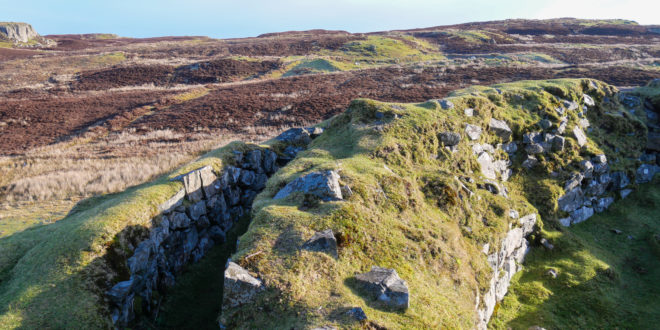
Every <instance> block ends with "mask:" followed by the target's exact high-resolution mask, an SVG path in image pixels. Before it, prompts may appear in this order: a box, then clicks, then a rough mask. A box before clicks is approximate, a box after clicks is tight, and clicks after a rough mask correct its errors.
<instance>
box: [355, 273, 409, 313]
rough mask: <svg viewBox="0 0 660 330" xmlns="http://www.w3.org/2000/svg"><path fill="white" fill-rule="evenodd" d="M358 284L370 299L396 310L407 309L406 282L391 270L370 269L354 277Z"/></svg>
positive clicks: (407, 294)
mask: <svg viewBox="0 0 660 330" xmlns="http://www.w3.org/2000/svg"><path fill="white" fill-rule="evenodd" d="M355 279H356V280H357V281H358V284H359V285H360V287H361V288H362V289H364V291H365V292H366V293H367V294H368V295H369V296H370V297H371V298H372V299H378V300H379V301H381V302H383V303H384V304H385V305H387V306H389V307H392V308H396V309H407V308H408V305H409V296H410V294H409V292H408V285H407V284H406V281H404V280H402V279H401V278H400V277H399V274H397V272H396V270H394V269H391V268H381V267H377V266H373V267H371V271H369V272H367V273H364V274H359V275H356V276H355Z"/></svg>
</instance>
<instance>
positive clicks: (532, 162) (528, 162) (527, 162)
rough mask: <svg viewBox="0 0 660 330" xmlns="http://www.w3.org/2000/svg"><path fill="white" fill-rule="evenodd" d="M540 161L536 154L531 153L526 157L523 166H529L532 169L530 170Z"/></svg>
mask: <svg viewBox="0 0 660 330" xmlns="http://www.w3.org/2000/svg"><path fill="white" fill-rule="evenodd" d="M538 163H539V161H538V159H536V157H534V156H529V155H528V156H527V159H525V160H524V161H523V163H522V166H523V167H524V168H527V169H530V170H531V169H532V168H534V166H536V164H538Z"/></svg>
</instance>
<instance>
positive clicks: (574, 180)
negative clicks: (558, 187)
mask: <svg viewBox="0 0 660 330" xmlns="http://www.w3.org/2000/svg"><path fill="white" fill-rule="evenodd" d="M583 179H584V176H583V175H582V174H580V173H575V174H573V176H571V178H570V179H569V180H568V181H566V185H564V190H565V191H569V190H572V189H574V188H576V187H579V186H580V184H582V180H583Z"/></svg>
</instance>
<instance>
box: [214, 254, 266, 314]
mask: <svg viewBox="0 0 660 330" xmlns="http://www.w3.org/2000/svg"><path fill="white" fill-rule="evenodd" d="M263 290H264V285H263V283H262V282H261V281H260V280H258V279H256V278H255V277H254V276H252V275H250V273H248V271H247V270H245V269H244V268H243V267H241V266H239V265H237V264H235V263H233V262H229V263H228V265H227V269H226V270H225V282H224V295H223V297H224V298H223V301H222V305H223V306H227V307H236V306H240V305H243V304H245V303H248V302H250V301H251V300H252V299H254V296H255V295H256V294H257V293H259V291H263Z"/></svg>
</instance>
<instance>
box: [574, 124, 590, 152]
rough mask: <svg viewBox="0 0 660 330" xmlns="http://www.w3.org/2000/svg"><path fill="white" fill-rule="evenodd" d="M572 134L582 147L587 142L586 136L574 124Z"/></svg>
mask: <svg viewBox="0 0 660 330" xmlns="http://www.w3.org/2000/svg"><path fill="white" fill-rule="evenodd" d="M573 136H574V137H575V139H576V140H577V143H578V145H579V146H580V147H583V146H584V145H586V144H587V136H586V135H585V134H584V132H583V131H582V130H581V129H580V128H579V127H577V126H576V127H575V128H573Z"/></svg>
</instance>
